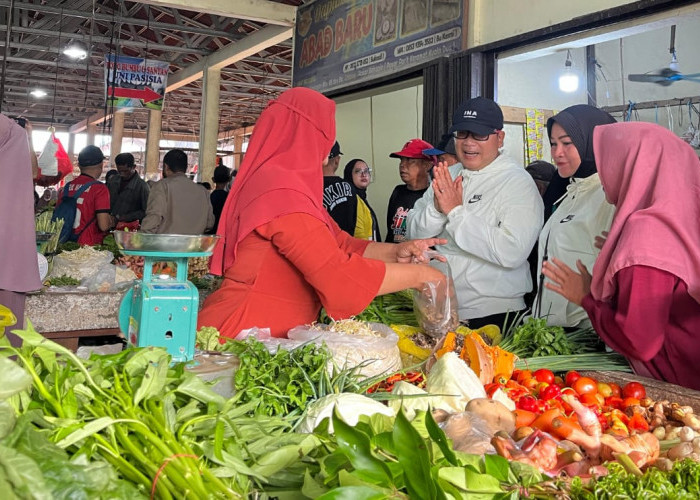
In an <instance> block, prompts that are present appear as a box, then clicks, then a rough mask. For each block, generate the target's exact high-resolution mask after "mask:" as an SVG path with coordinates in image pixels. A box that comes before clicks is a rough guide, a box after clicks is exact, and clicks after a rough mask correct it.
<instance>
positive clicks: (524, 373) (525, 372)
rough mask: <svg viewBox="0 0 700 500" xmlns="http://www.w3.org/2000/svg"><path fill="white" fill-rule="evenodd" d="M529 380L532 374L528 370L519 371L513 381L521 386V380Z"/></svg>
mask: <svg viewBox="0 0 700 500" xmlns="http://www.w3.org/2000/svg"><path fill="white" fill-rule="evenodd" d="M529 378H532V372H531V371H530V370H521V371H520V373H518V377H517V378H516V379H515V381H516V382H517V383H519V384H522V383H523V380H527V379H529ZM523 385H525V384H523Z"/></svg>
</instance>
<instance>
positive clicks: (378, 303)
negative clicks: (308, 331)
mask: <svg viewBox="0 0 700 500" xmlns="http://www.w3.org/2000/svg"><path fill="white" fill-rule="evenodd" d="M355 319H356V320H358V321H368V322H370V323H383V324H385V325H410V326H418V320H417V319H416V314H415V312H414V311H413V296H412V292H411V290H402V291H400V292H394V293H388V294H386V295H380V296H378V297H375V298H374V300H373V301H372V302H370V304H369V305H368V306H367V308H366V309H365V310H364V311H362V312H361V313H360V314H358V315H357V316H355ZM318 321H319V323H326V324H329V323H331V321H332V318H330V317H329V316H328V315H327V314H326V311H325V309H321V314H320V315H319V319H318Z"/></svg>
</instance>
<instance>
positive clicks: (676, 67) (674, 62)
mask: <svg viewBox="0 0 700 500" xmlns="http://www.w3.org/2000/svg"><path fill="white" fill-rule="evenodd" d="M668 68H669V69H670V70H671V71H680V69H681V66H680V64H678V57H676V51H675V50H674V51H673V52H671V62H670V63H669V64H668Z"/></svg>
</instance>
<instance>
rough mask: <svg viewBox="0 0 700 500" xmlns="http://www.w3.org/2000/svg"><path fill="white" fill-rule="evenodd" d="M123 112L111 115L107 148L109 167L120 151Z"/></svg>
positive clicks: (122, 133) (112, 164)
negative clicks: (108, 146) (110, 136)
mask: <svg viewBox="0 0 700 500" xmlns="http://www.w3.org/2000/svg"><path fill="white" fill-rule="evenodd" d="M124 116H125V115H124V113H114V114H113V115H112V143H111V145H110V149H109V160H110V162H109V163H110V168H114V167H115V165H114V158H116V156H117V155H118V154H119V153H121V152H122V139H123V138H124Z"/></svg>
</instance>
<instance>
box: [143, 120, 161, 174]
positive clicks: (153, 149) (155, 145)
mask: <svg viewBox="0 0 700 500" xmlns="http://www.w3.org/2000/svg"><path fill="white" fill-rule="evenodd" d="M162 116H163V112H162V111H161V110H159V109H152V110H150V111H149V112H148V135H147V136H146V178H150V177H151V176H152V174H157V173H158V166H159V165H158V164H159V163H160V128H161V119H162Z"/></svg>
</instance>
